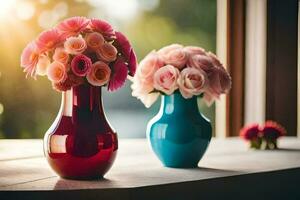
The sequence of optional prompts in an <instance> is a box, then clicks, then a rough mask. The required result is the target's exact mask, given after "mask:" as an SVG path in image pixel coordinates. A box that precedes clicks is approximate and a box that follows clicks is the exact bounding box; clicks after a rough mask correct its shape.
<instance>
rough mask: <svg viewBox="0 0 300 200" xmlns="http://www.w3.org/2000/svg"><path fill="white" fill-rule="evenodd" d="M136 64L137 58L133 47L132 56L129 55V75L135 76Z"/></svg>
mask: <svg viewBox="0 0 300 200" xmlns="http://www.w3.org/2000/svg"><path fill="white" fill-rule="evenodd" d="M136 66H137V58H136V55H135V53H134V51H133V49H131V51H130V57H129V61H128V69H129V75H131V76H134V74H135V71H136Z"/></svg>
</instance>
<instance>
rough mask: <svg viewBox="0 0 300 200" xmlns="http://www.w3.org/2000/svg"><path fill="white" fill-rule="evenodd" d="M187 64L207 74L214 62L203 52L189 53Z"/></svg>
mask: <svg viewBox="0 0 300 200" xmlns="http://www.w3.org/2000/svg"><path fill="white" fill-rule="evenodd" d="M187 66H188V67H193V68H197V69H201V70H203V71H205V72H206V73H207V74H209V71H211V70H212V68H214V64H213V62H212V60H211V58H210V57H209V56H207V55H205V54H204V55H202V54H201V55H200V54H195V55H191V56H190V57H189V59H188V62H187Z"/></svg>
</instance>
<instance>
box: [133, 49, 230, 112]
mask: <svg viewBox="0 0 300 200" xmlns="http://www.w3.org/2000/svg"><path fill="white" fill-rule="evenodd" d="M132 82H133V84H132V86H131V87H132V90H133V91H132V95H133V96H135V97H137V98H138V99H140V100H141V101H142V102H143V103H144V104H145V106H146V107H150V106H151V105H152V104H153V103H154V102H155V101H156V100H157V98H158V97H159V95H160V94H164V95H171V94H173V93H174V92H175V91H179V92H180V93H181V95H182V96H183V97H184V98H186V99H189V98H192V97H193V96H200V97H203V99H204V100H205V102H206V103H207V104H208V105H211V104H212V103H213V101H214V100H216V99H218V98H219V97H220V95H221V94H224V93H227V92H228V91H229V89H230V88H231V77H230V75H229V74H228V72H227V71H226V69H225V68H224V66H223V65H222V63H221V62H220V61H219V59H218V58H217V57H216V56H215V55H214V54H213V53H211V52H206V51H205V50H204V49H202V48H200V47H196V46H186V47H184V46H182V45H180V44H172V45H169V46H166V47H163V48H162V49H160V50H159V51H152V52H150V53H149V54H148V55H147V56H146V57H145V58H144V59H143V60H142V61H141V62H140V64H139V66H138V68H137V72H136V74H135V76H134V77H133V78H132Z"/></svg>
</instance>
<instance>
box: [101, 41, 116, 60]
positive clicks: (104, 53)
mask: <svg viewBox="0 0 300 200" xmlns="http://www.w3.org/2000/svg"><path fill="white" fill-rule="evenodd" d="M117 53H118V51H117V49H116V47H114V46H113V45H112V44H110V43H104V44H102V45H101V47H100V49H99V51H97V55H98V56H99V58H100V59H101V60H103V61H105V62H112V61H114V60H116V58H117Z"/></svg>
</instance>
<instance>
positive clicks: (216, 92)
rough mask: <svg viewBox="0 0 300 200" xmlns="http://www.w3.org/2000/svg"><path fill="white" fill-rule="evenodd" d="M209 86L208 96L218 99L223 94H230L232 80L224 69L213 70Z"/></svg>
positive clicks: (209, 78) (209, 77)
mask: <svg viewBox="0 0 300 200" xmlns="http://www.w3.org/2000/svg"><path fill="white" fill-rule="evenodd" d="M208 80H209V85H208V88H207V95H210V96H212V97H213V98H215V99H217V98H219V96H220V95H221V94H223V93H226V92H228V90H229V89H230V88H231V78H230V76H229V74H228V72H227V71H226V70H225V69H223V68H213V71H212V72H211V73H210V74H209V76H208Z"/></svg>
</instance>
